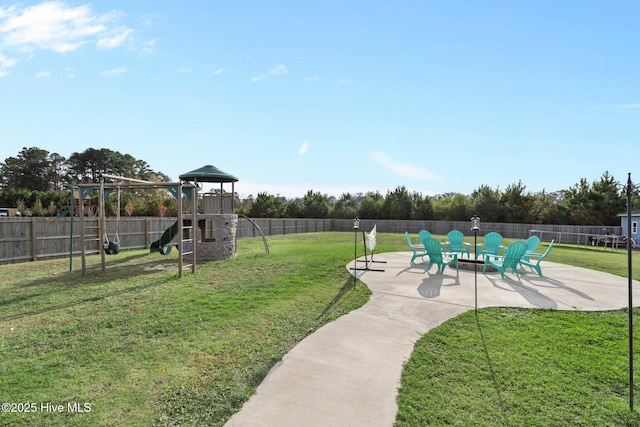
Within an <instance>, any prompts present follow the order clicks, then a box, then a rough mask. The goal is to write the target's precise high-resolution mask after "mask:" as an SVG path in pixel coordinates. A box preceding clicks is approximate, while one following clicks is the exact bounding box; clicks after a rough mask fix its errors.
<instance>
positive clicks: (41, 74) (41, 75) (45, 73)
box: [36, 71, 53, 79]
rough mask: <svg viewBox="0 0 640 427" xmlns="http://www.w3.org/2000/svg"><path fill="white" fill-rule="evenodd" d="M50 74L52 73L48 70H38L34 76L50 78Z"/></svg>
mask: <svg viewBox="0 0 640 427" xmlns="http://www.w3.org/2000/svg"><path fill="white" fill-rule="evenodd" d="M52 76H53V74H51V73H50V72H49V71H38V72H37V73H36V77H38V78H41V79H48V78H51V77H52Z"/></svg>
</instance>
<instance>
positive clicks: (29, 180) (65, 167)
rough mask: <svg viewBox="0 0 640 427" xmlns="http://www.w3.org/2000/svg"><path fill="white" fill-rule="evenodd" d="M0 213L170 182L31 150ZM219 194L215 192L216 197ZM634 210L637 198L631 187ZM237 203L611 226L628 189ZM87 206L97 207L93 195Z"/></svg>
mask: <svg viewBox="0 0 640 427" xmlns="http://www.w3.org/2000/svg"><path fill="white" fill-rule="evenodd" d="M0 174H1V175H0V177H1V178H0V206H2V207H17V208H18V210H20V211H22V212H28V213H29V214H33V215H38V216H44V215H56V214H58V213H59V212H60V211H62V210H64V209H68V204H69V203H68V197H69V190H68V188H67V187H65V186H67V185H70V184H78V183H83V184H87V183H99V182H100V177H101V175H102V174H110V175H118V176H123V177H127V178H136V179H141V180H145V181H154V182H170V181H171V180H170V178H169V177H168V176H167V175H165V174H163V173H161V172H159V171H154V170H153V169H151V167H150V166H149V165H148V164H147V162H145V161H144V160H140V159H136V158H134V157H133V156H131V155H129V154H122V153H120V152H118V151H112V150H109V149H105V148H103V149H94V148H89V149H86V150H85V151H83V152H80V153H77V152H74V153H72V154H71V155H70V156H69V157H68V158H65V157H63V156H61V155H60V154H58V153H49V152H48V151H46V150H43V149H40V148H37V147H31V148H26V147H25V148H23V149H22V150H21V151H20V152H19V153H18V154H17V155H16V156H15V157H9V158H7V159H5V161H4V162H2V163H0ZM217 191H219V190H217ZM631 191H632V195H633V207H637V206H639V205H640V192H639V187H638V186H637V185H632V188H631ZM233 196H234V199H235V200H234V205H235V206H236V212H237V213H241V214H244V215H247V216H249V217H253V218H354V217H360V218H367V219H398V220H402V219H413V220H450V221H466V220H468V219H469V218H470V217H471V216H473V215H478V216H479V217H480V218H482V220H483V221H486V222H504V223H528V224H568V225H594V226H615V225H619V224H620V220H619V218H618V214H619V213H621V212H625V211H626V207H627V196H626V187H625V185H624V184H622V183H621V182H620V181H618V180H617V179H616V178H615V177H613V176H612V175H611V174H610V173H609V172H608V171H605V172H604V173H603V174H602V176H601V177H600V179H598V180H596V181H594V182H588V181H587V180H586V179H585V178H581V179H580V180H579V182H578V183H576V184H574V185H572V186H571V187H569V188H568V189H565V190H559V191H555V192H552V193H547V192H545V191H542V192H537V193H531V192H529V191H527V189H526V186H525V185H524V184H523V183H522V182H520V181H519V182H517V183H512V184H510V185H508V186H507V187H506V188H505V189H504V190H500V189H499V188H491V187H489V186H486V185H481V186H479V187H478V188H477V189H475V190H474V191H473V192H472V193H471V194H469V195H465V194H461V193H447V194H441V195H437V196H423V195H422V194H421V193H417V192H409V191H408V190H407V189H406V188H405V187H404V186H400V187H398V188H396V189H395V190H393V191H388V192H387V193H386V194H384V195H383V194H381V193H380V192H368V193H366V194H360V193H359V194H350V193H343V194H342V195H340V197H337V198H336V197H332V196H329V195H326V194H322V193H319V192H315V191H313V190H309V191H308V192H307V194H306V195H305V196H304V197H302V198H295V199H287V198H285V197H280V196H279V195H271V194H267V193H259V194H258V195H257V196H256V197H253V196H252V195H250V196H248V197H247V198H243V199H241V198H239V197H238V196H237V195H235V194H234V195H233ZM92 197H93V200H92V201H91V203H92V205H93V206H97V204H98V201H97V197H98V196H97V195H93V196H92ZM105 205H106V206H107V214H111V215H115V214H116V213H117V212H118V210H119V211H120V213H121V214H123V215H144V216H156V215H157V216H174V215H176V213H177V212H176V209H177V203H176V201H175V200H174V199H173V198H172V197H171V196H170V195H169V194H168V192H166V191H164V190H147V191H135V192H132V191H126V192H123V193H122V194H121V197H120V206H117V201H116V199H115V198H114V195H111V196H110V197H109V199H107V200H106V202H105Z"/></svg>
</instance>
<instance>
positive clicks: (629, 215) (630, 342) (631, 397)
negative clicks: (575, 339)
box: [627, 173, 633, 411]
mask: <svg viewBox="0 0 640 427" xmlns="http://www.w3.org/2000/svg"><path fill="white" fill-rule="evenodd" d="M632 186H633V184H632V182H631V173H629V178H628V179H627V275H628V276H629V409H630V410H631V411H633V272H632V269H631V266H632V256H631V244H630V243H631V190H632Z"/></svg>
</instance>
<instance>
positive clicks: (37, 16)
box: [0, 1, 133, 53]
mask: <svg viewBox="0 0 640 427" xmlns="http://www.w3.org/2000/svg"><path fill="white" fill-rule="evenodd" d="M121 16H122V14H121V13H119V12H110V13H105V14H98V13H96V12H94V11H93V10H92V9H91V7H90V6H89V5H80V6H72V5H69V4H67V3H64V2H61V1H45V2H42V3H40V4H36V5H33V6H28V7H22V6H19V5H16V6H10V7H2V8H0V42H1V43H2V44H3V45H5V46H10V47H16V48H18V49H21V50H25V51H33V50H38V49H42V50H50V51H53V52H57V53H65V52H72V51H75V50H77V49H79V48H80V47H81V46H83V45H85V44H93V43H95V45H96V46H97V47H99V48H101V49H111V48H114V47H118V46H120V45H122V44H123V43H124V42H125V41H126V40H127V39H128V37H129V36H130V35H131V33H132V32H133V30H132V29H130V28H128V27H126V26H122V25H121V26H115V27H111V26H110V24H111V23H112V22H113V21H116V20H118V19H119V18H120V17H121Z"/></svg>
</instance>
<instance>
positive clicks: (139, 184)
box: [70, 174, 198, 277]
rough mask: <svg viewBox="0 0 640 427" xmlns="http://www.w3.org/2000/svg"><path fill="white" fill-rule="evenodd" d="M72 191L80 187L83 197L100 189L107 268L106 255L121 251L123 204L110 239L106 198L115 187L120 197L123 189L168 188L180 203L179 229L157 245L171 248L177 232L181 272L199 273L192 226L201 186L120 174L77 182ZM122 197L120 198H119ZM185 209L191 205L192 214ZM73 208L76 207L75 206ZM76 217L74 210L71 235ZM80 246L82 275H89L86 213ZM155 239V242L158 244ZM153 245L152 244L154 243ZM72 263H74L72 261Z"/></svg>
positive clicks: (103, 241)
mask: <svg viewBox="0 0 640 427" xmlns="http://www.w3.org/2000/svg"><path fill="white" fill-rule="evenodd" d="M105 179H108V180H111V181H114V182H105ZM71 188H72V190H74V189H78V190H79V196H80V197H81V198H82V199H83V200H84V198H85V197H86V196H87V195H89V194H90V193H91V192H93V191H95V190H98V191H99V192H100V197H99V207H98V215H99V216H98V224H99V225H98V228H99V231H100V235H101V236H102V249H103V250H101V251H100V257H101V264H102V270H103V271H104V270H105V269H106V255H113V254H116V253H118V252H119V250H120V241H119V237H118V222H119V218H120V206H118V209H117V211H116V232H115V235H114V238H113V239H112V240H111V239H109V238H108V236H107V233H106V215H105V214H106V212H105V205H104V202H105V198H106V197H108V195H109V194H110V193H112V192H113V191H114V190H116V191H117V192H118V196H119V194H120V192H121V191H122V190H124V189H157V188H161V189H166V190H168V191H169V192H170V193H171V194H172V195H173V196H174V197H175V198H176V200H177V205H178V209H177V210H178V219H177V221H176V223H175V224H174V225H175V226H176V232H175V233H174V234H173V236H171V239H168V241H166V242H163V237H164V236H165V234H171V232H170V231H169V230H167V231H165V234H163V237H161V238H160V239H159V241H158V242H157V243H158V245H161V244H163V243H164V245H162V247H163V248H166V247H168V245H169V243H170V241H171V240H173V238H174V237H175V235H178V242H177V244H176V245H177V246H178V247H179V248H181V250H180V256H179V257H178V275H179V277H182V272H183V270H184V269H186V268H189V267H190V268H191V271H192V273H195V272H196V262H195V261H194V260H197V254H196V251H197V245H196V244H194V240H195V232H194V230H193V225H192V224H195V223H196V214H197V209H196V208H197V204H196V203H197V199H198V188H197V186H196V185H192V184H185V183H183V182H169V183H166V182H150V181H142V180H138V179H133V178H125V177H121V176H114V175H106V174H105V175H102V178H101V182H100V183H99V184H76V185H74V186H72V187H71ZM71 193H72V194H73V198H74V199H75V194H76V192H75V191H72V192H71ZM185 197H186V198H187V200H188V202H189V204H188V205H186V206H185V204H184V198H185ZM118 199H119V197H118ZM71 206H72V207H73V206H75V200H73V203H71ZM185 208H188V210H189V213H188V214H185V210H186V209H185ZM72 209H73V208H72ZM73 217H74V213H73V212H71V221H72V226H71V234H72V235H73ZM79 219H80V245H81V252H80V253H81V257H82V275H83V276H86V274H87V262H86V234H87V233H86V224H85V223H86V221H85V216H84V215H80V216H79ZM178 224H182V227H181V229H182V232H177V231H178V230H177V228H180V227H178ZM155 243H156V242H154V244H155ZM152 246H153V245H152ZM71 253H73V248H71ZM164 253H165V254H168V253H169V250H165V252H164ZM70 263H71V262H70Z"/></svg>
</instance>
